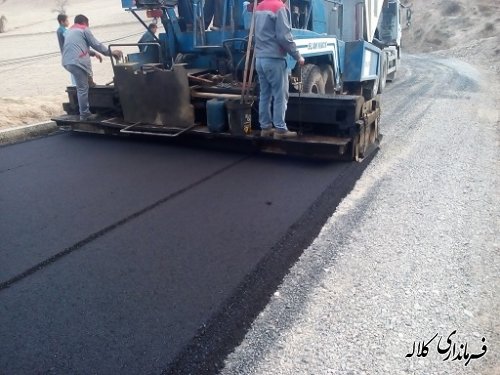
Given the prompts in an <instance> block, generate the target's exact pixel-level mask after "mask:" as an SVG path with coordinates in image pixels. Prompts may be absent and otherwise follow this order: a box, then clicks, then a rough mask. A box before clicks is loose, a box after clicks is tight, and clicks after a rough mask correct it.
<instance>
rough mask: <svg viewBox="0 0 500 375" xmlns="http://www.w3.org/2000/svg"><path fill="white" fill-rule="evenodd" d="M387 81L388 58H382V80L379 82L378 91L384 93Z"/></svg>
mask: <svg viewBox="0 0 500 375" xmlns="http://www.w3.org/2000/svg"><path fill="white" fill-rule="evenodd" d="M386 82H387V59H386V58H385V57H384V58H382V70H381V71H380V81H379V84H378V93H379V94H382V92H383V91H384V89H385V84H386Z"/></svg>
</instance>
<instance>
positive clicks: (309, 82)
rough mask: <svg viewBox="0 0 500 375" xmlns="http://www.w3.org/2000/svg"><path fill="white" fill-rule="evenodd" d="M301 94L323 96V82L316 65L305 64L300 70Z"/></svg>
mask: <svg viewBox="0 0 500 375" xmlns="http://www.w3.org/2000/svg"><path fill="white" fill-rule="evenodd" d="M302 84H303V86H302V92H303V93H304V94H324V93H325V86H326V84H325V81H324V79H323V75H322V74H321V70H320V68H319V67H318V66H317V65H314V64H306V65H304V67H303V68H302Z"/></svg>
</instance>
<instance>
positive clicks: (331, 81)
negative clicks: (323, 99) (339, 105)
mask: <svg viewBox="0 0 500 375" xmlns="http://www.w3.org/2000/svg"><path fill="white" fill-rule="evenodd" d="M319 68H320V70H321V75H322V76H323V81H324V82H325V94H335V77H334V75H333V68H332V67H331V66H330V65H328V64H323V65H320V67H319Z"/></svg>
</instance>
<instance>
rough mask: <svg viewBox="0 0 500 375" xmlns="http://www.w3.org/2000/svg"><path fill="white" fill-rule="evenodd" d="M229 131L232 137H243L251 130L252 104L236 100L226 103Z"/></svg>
mask: <svg viewBox="0 0 500 375" xmlns="http://www.w3.org/2000/svg"><path fill="white" fill-rule="evenodd" d="M226 108H227V119H228V123H229V131H230V132H231V134H234V135H245V134H248V133H250V131H251V130H252V104H248V103H240V102H239V101H237V100H228V101H226Z"/></svg>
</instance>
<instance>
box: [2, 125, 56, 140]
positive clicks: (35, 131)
mask: <svg viewBox="0 0 500 375" xmlns="http://www.w3.org/2000/svg"><path fill="white" fill-rule="evenodd" d="M58 129H59V128H58V127H57V125H56V123H55V122H54V121H45V122H39V123H36V124H31V125H22V126H16V127H13V128H7V129H0V145H8V144H11V143H16V142H22V141H27V140H29V139H33V138H36V137H41V136H44V135H48V134H51V133H53V132H56V131H57V130H58Z"/></svg>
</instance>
